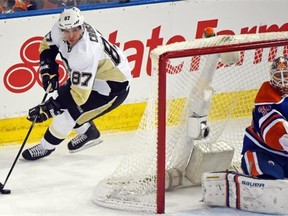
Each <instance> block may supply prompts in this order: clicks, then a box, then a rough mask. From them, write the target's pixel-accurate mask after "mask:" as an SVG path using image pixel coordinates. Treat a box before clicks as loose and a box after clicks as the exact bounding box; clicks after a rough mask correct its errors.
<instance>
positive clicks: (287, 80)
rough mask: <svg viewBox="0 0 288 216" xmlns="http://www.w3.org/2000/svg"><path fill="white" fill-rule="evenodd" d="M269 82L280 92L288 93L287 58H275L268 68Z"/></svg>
mask: <svg viewBox="0 0 288 216" xmlns="http://www.w3.org/2000/svg"><path fill="white" fill-rule="evenodd" d="M270 83H271V85H272V86H274V87H275V88H276V89H277V90H279V91H280V92H281V93H282V94H288V59H287V58H285V57H283V56H281V57H278V58H276V59H275V60H274V61H273V63H272V65H271V68H270Z"/></svg>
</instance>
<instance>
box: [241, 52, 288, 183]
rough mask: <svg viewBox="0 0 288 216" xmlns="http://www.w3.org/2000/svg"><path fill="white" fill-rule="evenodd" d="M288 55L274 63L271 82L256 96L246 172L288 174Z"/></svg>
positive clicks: (245, 149) (247, 136)
mask: <svg viewBox="0 0 288 216" xmlns="http://www.w3.org/2000/svg"><path fill="white" fill-rule="evenodd" d="M287 94H288V59H287V58H285V57H282V56H281V57H278V58H277V59H275V60H274V61H273V63H272V65H271V69H270V82H269V81H267V82H264V83H263V84H262V86H261V88H260V89H259V91H258V94H257V95H256V98H255V107H254V109H253V112H252V116H253V121H252V124H251V125H250V126H249V127H248V128H247V129H246V132H245V137H244V141H243V150H242V154H243V157H242V163H241V167H242V169H243V171H244V173H245V174H247V175H251V176H254V177H258V178H263V179H284V178H287V177H288V122H287V119H288V111H287V110H288V98H287Z"/></svg>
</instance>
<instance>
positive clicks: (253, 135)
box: [202, 56, 288, 214]
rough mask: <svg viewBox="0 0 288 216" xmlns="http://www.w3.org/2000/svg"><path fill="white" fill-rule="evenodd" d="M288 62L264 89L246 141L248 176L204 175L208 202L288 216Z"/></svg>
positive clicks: (279, 62)
mask: <svg viewBox="0 0 288 216" xmlns="http://www.w3.org/2000/svg"><path fill="white" fill-rule="evenodd" d="M287 94H288V59H287V58H285V57H283V56H280V57H278V58H276V59H275V60H274V61H273V62H272V65H271V68H270V81H266V82H264V83H263V84H262V86H261V87H260V89H259V91H258V93H257V95H256V98H255V106H254V109H253V111H252V123H251V125H250V126H249V127H247V128H246V131H245V136H244V139H243V148H242V160H241V168H242V170H243V173H244V175H243V174H239V173H233V172H214V173H212V172H210V173H204V175H203V176H202V189H203V201H204V202H205V203H206V204H208V205H212V206H227V207H233V208H237V209H243V210H247V211H252V212H262V213H273V214H283V213H285V214H286V213H287V211H288V204H287V202H286V201H285V199H284V197H286V196H287V192H288V181H287V180H285V178H287V177H288V122H287V119H288V112H287V110H288V98H287Z"/></svg>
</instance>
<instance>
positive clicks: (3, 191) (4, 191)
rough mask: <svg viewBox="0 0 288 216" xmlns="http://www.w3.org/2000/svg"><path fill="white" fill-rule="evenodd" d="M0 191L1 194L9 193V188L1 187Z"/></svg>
mask: <svg viewBox="0 0 288 216" xmlns="http://www.w3.org/2000/svg"><path fill="white" fill-rule="evenodd" d="M0 193H1V194H11V190H9V189H2V190H1V191H0Z"/></svg>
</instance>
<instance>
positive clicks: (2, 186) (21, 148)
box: [0, 84, 51, 194]
mask: <svg viewBox="0 0 288 216" xmlns="http://www.w3.org/2000/svg"><path fill="white" fill-rule="evenodd" d="M50 88H51V84H49V86H48V88H47V89H46V92H45V95H44V97H43V99H42V101H41V103H43V102H45V100H46V98H47V96H48V93H49V91H50ZM36 119H37V117H36V118H34V121H33V122H32V124H31V126H30V128H29V130H28V133H27V135H26V137H25V139H24V141H23V143H22V145H21V147H20V149H19V151H18V154H17V156H16V158H15V160H14V162H13V164H12V166H11V168H10V170H9V172H8V174H7V177H6V179H5V182H4V184H2V183H1V182H0V193H1V194H10V193H11V190H10V189H4V187H5V185H6V183H7V181H8V179H9V177H10V175H11V173H12V171H13V169H14V167H15V165H16V163H17V160H18V158H19V156H20V154H21V152H22V150H23V148H24V146H25V144H26V142H27V140H28V138H29V136H30V133H31V131H32V129H33V128H34V125H35V123H36Z"/></svg>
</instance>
